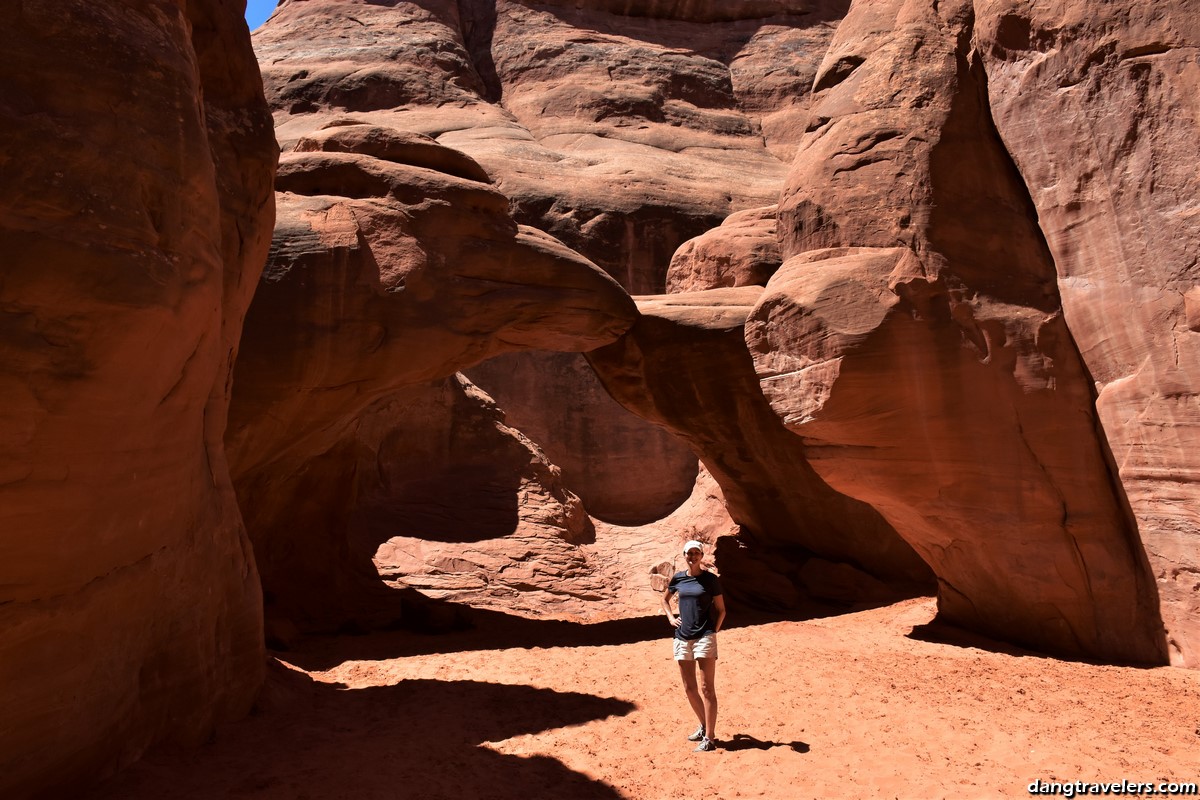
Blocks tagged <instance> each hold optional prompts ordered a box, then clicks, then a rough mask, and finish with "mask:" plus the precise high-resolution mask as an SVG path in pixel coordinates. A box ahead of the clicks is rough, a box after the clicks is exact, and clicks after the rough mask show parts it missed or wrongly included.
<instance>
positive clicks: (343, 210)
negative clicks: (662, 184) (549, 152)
mask: <svg viewBox="0 0 1200 800" xmlns="http://www.w3.org/2000/svg"><path fill="white" fill-rule="evenodd" d="M486 179H487V176H486V173H484V172H483V171H482V170H481V169H480V168H479V166H478V165H477V164H476V163H475V162H474V161H472V160H471V159H470V158H468V157H466V156H464V155H462V154H461V153H457V152H455V151H452V150H449V149H447V148H445V147H442V146H441V145H438V144H437V143H435V142H433V141H432V140H430V139H428V138H426V137H422V136H416V135H413V134H411V133H406V132H399V131H394V130H391V129H387V128H380V127H378V126H372V125H365V124H359V123H356V122H355V121H354V120H352V119H343V120H338V121H336V122H335V123H334V124H332V125H330V126H329V127H327V128H325V129H323V130H321V131H317V132H314V135H313V136H311V137H308V138H306V139H303V140H301V141H300V142H299V143H298V145H297V147H296V149H295V150H294V151H293V152H290V153H286V154H284V156H283V157H282V159H281V163H280V168H279V175H278V179H277V184H276V185H277V188H278V190H279V196H278V209H279V213H278V223H277V225H276V229H275V240H274V243H273V246H272V249H271V254H270V257H269V259H268V262H267V266H266V269H265V270H264V273H263V277H262V281H261V282H260V286H259V289H258V292H257V294H256V296H255V299H254V303H253V305H252V306H251V309H250V311H249V314H248V315H247V319H246V329H245V334H244V337H243V340H242V349H241V354H240V357H239V360H238V368H237V371H236V374H235V376H234V385H235V389H234V402H233V406H232V410H231V415H230V425H229V431H228V439H227V440H228V445H229V451H230V459H231V467H232V470H233V476H234V481H235V484H236V486H237V492H238V499H239V502H240V504H241V507H242V509H243V513H244V514H245V518H246V524H247V527H248V529H249V531H250V535H251V538H252V540H253V542H254V548H255V554H256V556H257V560H258V565H259V569H260V572H261V574H262V578H263V588H264V594H265V599H266V604H267V612H268V615H269V616H270V617H272V618H283V619H286V620H288V621H289V622H290V623H292V624H293V625H299V626H300V627H302V628H313V629H331V628H332V629H336V628H337V627H339V626H341V625H342V624H344V623H346V622H347V621H360V620H361V619H362V617H363V614H364V613H365V612H364V609H365V608H369V606H370V605H371V604H372V603H373V602H375V600H376V599H377V597H376V595H377V592H375V591H373V589H374V588H378V587H377V586H375V587H372V586H371V585H370V581H368V582H367V584H366V585H364V582H363V580H362V578H363V575H364V565H365V566H366V571H367V574H368V577H370V575H369V573H370V567H369V557H368V559H367V560H366V561H364V560H362V559H358V558H357V556H356V554H355V553H354V552H352V549H351V548H350V546H349V543H348V537H349V535H350V534H349V527H348V525H349V519H350V517H351V515H352V514H353V513H354V511H355V508H356V502H357V500H356V498H357V478H356V474H357V467H356V466H355V465H356V464H357V457H358V456H357V452H358V450H360V449H361V448H362V447H363V446H364V444H363V442H362V441H360V440H359V438H358V429H359V428H360V427H361V426H362V425H365V424H366V423H365V422H364V415H365V414H366V413H367V410H368V408H369V407H371V406H372V405H373V404H375V403H378V402H380V401H384V400H386V399H387V398H388V397H389V396H390V395H392V394H393V393H395V392H397V391H398V390H401V389H404V388H406V387H412V386H417V385H419V384H426V383H428V382H430V381H432V380H435V379H439V378H443V377H446V376H448V375H452V374H453V373H454V372H455V371H456V370H458V369H460V368H463V367H467V366H470V365H472V364H476V363H478V362H480V361H482V360H484V359H486V358H488V357H489V356H492V355H496V354H500V353H504V352H509V351H513V350H520V349H526V348H540V349H547V350H561V351H580V350H588V349H592V348H594V347H598V346H600V345H603V344H607V343H609V342H611V341H613V340H614V339H615V338H616V337H617V336H618V335H620V334H621V333H622V332H624V331H625V330H626V329H627V328H628V326H629V325H630V323H631V322H632V319H633V315H634V313H635V309H634V306H633V302H632V301H631V300H630V298H629V296H628V295H626V294H625V292H624V290H622V289H621V287H620V286H619V285H618V284H617V283H616V281H614V280H613V279H612V278H610V277H609V276H608V275H606V274H605V273H604V272H602V271H601V270H599V269H598V268H597V267H596V266H595V265H593V264H591V263H590V262H588V261H587V260H586V259H584V258H583V257H582V256H580V255H578V254H577V253H574V252H573V251H571V250H569V249H567V248H566V247H564V246H563V245H562V244H560V243H559V242H557V241H556V240H554V239H553V238H552V237H550V236H548V235H547V234H545V233H542V232H540V231H538V230H536V229H533V228H529V227H527V226H522V225H518V224H517V223H516V222H515V221H513V219H512V217H511V216H510V214H509V212H508V202H507V200H506V199H505V197H504V196H503V195H502V194H500V193H499V192H498V191H496V189H495V188H494V187H492V186H491V185H490V184H489V183H487V182H486ZM464 408H465V407H464ZM371 446H373V445H371ZM396 457H397V458H399V457H402V456H401V455H400V453H399V452H397V453H396ZM414 466H415V467H416V468H418V469H421V468H431V467H430V465H429V464H428V463H426V461H425V459H423V458H416V459H415V461H414ZM444 477H445V478H446V479H447V480H452V479H453V476H452V474H451V472H446V473H445V474H444ZM513 488H514V489H515V484H514V486H513ZM479 521H480V524H483V525H485V526H486V525H487V524H488V523H487V521H486V520H482V519H481V520H479ZM400 527H402V526H400ZM374 583H375V584H378V578H377V576H376V577H375V580H374ZM363 592H366V593H367V597H366V599H364V597H363V596H362V595H363Z"/></svg>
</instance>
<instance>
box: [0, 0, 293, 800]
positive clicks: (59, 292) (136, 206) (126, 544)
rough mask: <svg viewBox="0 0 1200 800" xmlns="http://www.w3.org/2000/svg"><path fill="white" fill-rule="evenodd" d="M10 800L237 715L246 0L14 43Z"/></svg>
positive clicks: (253, 637) (98, 10)
mask: <svg viewBox="0 0 1200 800" xmlns="http://www.w3.org/2000/svg"><path fill="white" fill-rule="evenodd" d="M0 49H2V50H3V52H4V54H5V57H4V59H3V60H2V62H0V254H2V255H0V259H2V261H3V265H4V267H3V278H2V280H0V720H3V723H2V724H0V753H3V762H4V770H3V771H2V772H0V795H3V796H5V797H24V796H29V795H46V796H59V797H61V796H72V795H73V794H74V790H75V787H78V786H79V785H82V784H85V783H88V782H90V781H92V780H94V779H95V778H96V777H98V776H100V775H103V774H106V773H110V772H112V771H113V770H115V769H117V768H119V767H121V766H122V765H124V764H126V763H128V762H130V761H131V760H133V759H135V758H137V757H138V756H139V755H140V754H141V753H142V752H143V750H145V749H146V748H147V747H148V746H150V745H151V744H154V743H155V742H163V741H171V742H179V743H184V744H191V745H196V744H199V743H200V742H202V741H204V740H205V739H206V738H207V737H208V736H209V735H211V732H212V730H213V728H214V726H215V725H216V724H217V723H219V722H221V721H224V720H228V719H230V718H233V717H237V716H240V715H242V714H244V713H245V712H246V711H247V710H248V708H249V706H250V703H251V701H252V700H253V697H254V694H255V692H256V691H257V688H258V686H259V684H260V682H261V679H262V675H263V666H264V654H263V643H262V622H261V599H260V592H259V584H258V576H257V574H256V572H255V568H254V562H253V558H252V556H251V553H250V547H249V543H248V541H247V539H246V534H245V531H244V529H243V527H242V523H241V519H240V517H239V515H238V509H237V506H236V502H235V499H234V493H233V488H232V485H231V484H230V479H229V473H228V468H227V466H226V460H225V455H224V450H223V447H222V434H223V431H224V426H225V419H226V410H227V406H228V392H229V389H228V386H229V373H230V369H231V359H232V357H233V354H234V352H235V351H236V349H237V341H238V337H239V334H240V332H241V325H242V317H243V314H244V312H245V309H246V306H247V305H248V304H249V301H250V295H251V292H252V291H253V288H254V285H255V282H256V281H257V278H258V271H259V269H260V268H261V265H262V262H263V259H264V258H265V256H266V252H267V247H268V243H269V237H270V231H271V221H272V216H273V213H272V187H271V178H272V174H273V171H274V165H275V158H276V152H277V150H276V145H275V141H274V138H273V136H272V130H271V118H270V115H269V113H268V111H267V108H266V105H265V103H264V101H263V96H262V90H261V86H260V84H259V80H258V68H257V65H256V64H255V61H254V55H253V53H252V52H251V49H250V41H249V36H248V34H247V32H246V27H245V23H244V21H243V19H242V7H241V5H240V4H238V3H233V2H222V1H220V0H193V1H192V2H188V3H181V2H153V3H150V2H140V1H139V0H131V2H128V3H123V4H122V5H121V8H120V11H119V13H118V12H114V11H112V10H110V9H107V8H106V7H105V6H104V4H96V3H91V2H74V1H72V2H62V3H55V4H41V3H24V4H17V7H16V9H15V10H10V12H9V13H7V14H6V15H5V23H4V26H3V28H2V29H0Z"/></svg>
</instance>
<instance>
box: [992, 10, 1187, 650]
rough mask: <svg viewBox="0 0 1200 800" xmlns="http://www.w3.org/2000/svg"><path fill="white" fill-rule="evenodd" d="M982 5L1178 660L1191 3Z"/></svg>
mask: <svg viewBox="0 0 1200 800" xmlns="http://www.w3.org/2000/svg"><path fill="white" fill-rule="evenodd" d="M978 5H979V13H980V15H981V19H980V22H979V24H978V25H977V30H976V38H977V40H978V41H979V51H980V54H981V57H982V59H983V61H984V64H985V65H986V68H987V73H988V96H989V99H990V101H991V108H992V113H993V116H994V118H995V121H996V127H997V129H998V130H999V133H1000V136H1001V137H1002V138H1003V141H1004V143H1005V145H1006V146H1007V147H1008V150H1009V152H1011V153H1012V156H1013V159H1014V160H1015V162H1016V164H1017V166H1018V167H1019V169H1020V171H1021V174H1022V175H1023V176H1024V177H1025V182H1026V184H1027V185H1028V186H1029V189H1030V193H1031V196H1032V200H1033V204H1034V206H1035V207H1036V209H1037V214H1038V219H1039V220H1040V224H1041V227H1042V230H1043V231H1044V232H1045V235H1046V241H1047V243H1048V244H1049V247H1050V251H1051V252H1052V253H1053V255H1054V261H1055V263H1056V265H1057V267H1058V287H1059V292H1060V293H1061V295H1062V304H1063V310H1064V313H1065V315H1066V319H1067V321H1068V323H1069V324H1070V326H1071V332H1072V334H1073V335H1074V338H1075V341H1076V343H1077V344H1078V347H1079V349H1080V352H1081V355H1082V358H1083V361H1084V363H1085V364H1086V366H1087V369H1088V372H1089V374H1090V375H1091V377H1092V379H1093V380H1094V381H1095V382H1096V387H1097V391H1098V394H1099V397H1098V398H1097V401H1096V407H1097V411H1098V413H1099V418H1100V421H1101V422H1102V424H1103V426H1104V432H1105V435H1106V436H1107V440H1108V444H1109V447H1110V448H1111V450H1112V453H1113V456H1114V459H1115V462H1116V465H1117V468H1118V470H1119V474H1120V478H1121V482H1122V484H1123V486H1124V489H1125V493H1126V495H1127V496H1128V498H1129V504H1130V506H1131V508H1132V510H1133V514H1134V516H1135V518H1136V520H1137V525H1138V529H1139V532H1140V534H1141V539H1142V541H1143V543H1144V544H1145V548H1146V554H1147V556H1148V557H1149V561H1150V565H1151V568H1152V571H1153V573H1154V577H1155V578H1156V579H1157V585H1158V592H1159V595H1160V598H1161V602H1162V614H1163V619H1164V622H1165V623H1166V627H1167V631H1168V642H1169V645H1170V655H1171V660H1172V662H1173V663H1177V664H1186V665H1188V666H1193V667H1195V666H1200V621H1198V620H1200V616H1198V615H1197V608H1198V607H1200V558H1198V556H1197V553H1198V552H1200V548H1198V546H1197V545H1198V542H1200V540H1198V539H1197V531H1198V530H1200V517H1198V516H1197V514H1198V513H1200V512H1198V510H1197V509H1200V502H1198V501H1200V495H1198V493H1197V488H1196V486H1197V484H1196V480H1195V477H1196V475H1197V474H1200V461H1198V459H1200V439H1198V436H1200V434H1197V432H1196V431H1197V430H1198V429H1197V422H1198V420H1200V412H1198V410H1197V409H1198V408H1200V405H1198V401H1197V386H1198V385H1197V379H1196V377H1195V376H1196V375H1197V374H1200V370H1198V367H1200V338H1198V336H1200V334H1198V333H1197V331H1198V330H1200V324H1198V320H1200V315H1198V314H1197V308H1198V306H1197V304H1196V303H1195V296H1196V290H1195V286H1196V282H1197V272H1198V266H1197V245H1196V243H1197V242H1198V241H1200V215H1198V214H1197V213H1196V198H1197V196H1198V195H1200V175H1197V173H1196V169H1195V158H1194V153H1195V142H1196V141H1197V138H1198V133H1200V130H1198V129H1200V110H1198V109H1197V105H1196V97H1197V88H1198V87H1200V67H1198V65H1197V63H1196V60H1195V57H1194V56H1195V48H1196V46H1197V44H1198V43H1200V20H1197V17H1196V13H1195V8H1194V6H1192V5H1191V4H1189V3H1182V2H1173V3H1156V4H1154V6H1153V8H1151V7H1148V6H1142V5H1139V4H1135V3H1111V4H1088V5H1086V6H1071V5H1068V4H1053V5H1051V6H1049V7H1042V6H1038V5H1036V4H1034V3H1024V2H991V1H989V2H985V3H980V4H978ZM1046 142H1052V143H1054V144H1053V146H1052V147H1047V146H1046V144H1045V143H1046Z"/></svg>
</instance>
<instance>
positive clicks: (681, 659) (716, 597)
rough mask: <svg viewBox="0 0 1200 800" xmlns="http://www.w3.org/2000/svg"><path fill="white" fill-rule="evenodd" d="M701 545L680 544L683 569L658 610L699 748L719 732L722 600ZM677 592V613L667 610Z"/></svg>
mask: <svg viewBox="0 0 1200 800" xmlns="http://www.w3.org/2000/svg"><path fill="white" fill-rule="evenodd" d="M703 556H704V545H703V544H701V543H700V542H697V541H691V542H688V543H687V544H685V545H684V546H683V557H684V558H685V559H687V567H688V568H687V569H686V570H684V571H683V572H676V573H675V575H674V577H672V578H671V582H670V583H669V584H667V588H666V591H664V592H663V595H662V608H663V611H665V612H666V614H667V621H668V622H670V623H671V627H673V628H674V629H675V637H674V645H675V661H676V662H677V663H678V664H679V675H680V676H681V677H682V678H683V689H684V691H685V692H687V699H688V703H690V704H691V706H692V710H693V711H695V712H696V718H697V719H699V720H700V727H699V728H697V729H696V732H695V733H693V734H692V735H691V736H689V737H688V741H692V742H699V744H698V745H697V746H696V751H697V752H705V751H709V750H716V749H717V743H716V738H717V737H716V734H717V631H719V630H721V625H722V624H723V623H724V622H725V598H724V597H723V596H722V592H721V582H720V581H719V580H718V579H717V576H716V575H714V574H712V573H711V572H709V571H708V570H706V569H704V568H703V567H702V566H701V565H700V559H701V558H703ZM676 593H678V594H679V616H675V615H674V614H672V613H671V595H673V594H676ZM696 662H699V663H700V685H699V686H698V687H697V685H696Z"/></svg>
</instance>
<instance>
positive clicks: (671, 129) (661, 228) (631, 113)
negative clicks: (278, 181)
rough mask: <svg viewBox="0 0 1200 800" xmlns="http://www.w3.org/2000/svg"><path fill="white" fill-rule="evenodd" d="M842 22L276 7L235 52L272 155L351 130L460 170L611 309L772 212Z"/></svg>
mask: <svg viewBox="0 0 1200 800" xmlns="http://www.w3.org/2000/svg"><path fill="white" fill-rule="evenodd" d="M847 5H848V4H847V3H846V2H845V1H844V0H842V1H841V2H836V1H829V2H820V3H804V4H800V3H790V2H789V3H783V2H745V1H744V0H741V1H735V2H729V3H720V4H716V3H708V4H695V3H599V2H597V3H569V4H566V3H562V4H557V3H556V4H545V5H542V4H534V3H525V2H514V1H512V0H469V2H467V1H464V2H451V0H434V1H432V2H421V3H416V2H395V1H393V2H387V3H380V4H359V3H352V2H348V0H319V1H318V0H306V2H288V0H285V2H283V3H282V4H281V6H280V8H279V10H278V11H277V12H276V14H275V16H274V17H273V18H272V19H271V21H270V22H269V23H267V24H266V25H265V26H264V27H263V28H261V29H259V31H257V32H256V34H255V46H256V48H257V50H258V53H259V56H260V58H261V60H262V62H263V65H264V67H263V69H264V76H265V80H266V83H267V94H268V98H269V100H270V102H271V104H272V106H273V107H274V108H275V109H276V120H277V124H278V126H279V135H280V139H281V141H282V142H283V145H284V148H285V149H288V148H290V147H291V144H292V143H293V142H294V141H295V140H296V139H298V138H300V137H302V136H304V135H307V134H308V133H309V132H311V131H312V130H314V129H316V128H317V127H319V126H320V125H321V124H323V122H324V121H325V120H327V119H328V118H329V116H330V115H337V114H344V113H347V112H353V113H355V114H357V115H365V117H366V118H368V119H370V120H371V121H373V122H375V123H377V124H380V125H384V126H387V127H393V128H400V129H404V130H412V131H417V132H420V133H424V134H427V135H430V136H433V137H435V138H437V139H438V140H439V141H440V142H441V143H442V144H445V145H448V146H451V147H454V148H456V149H459V150H462V151H464V152H466V153H467V154H469V155H471V156H472V157H474V158H475V159H476V160H477V161H479V162H480V163H481V164H482V165H483V166H484V167H485V168H486V169H487V170H488V172H489V173H490V174H491V175H492V176H493V177H494V178H496V181H497V185H498V187H499V188H500V189H501V191H503V192H504V193H505V194H506V195H507V196H508V197H510V198H511V199H512V200H513V203H514V207H515V209H516V215H517V219H518V220H519V221H521V222H523V223H526V224H530V225H534V226H536V227H538V228H541V229H542V230H546V231H548V232H550V233H553V234H554V235H555V236H557V237H558V238H560V239H561V240H562V241H564V242H565V243H566V244H568V245H569V246H571V247H572V248H574V249H576V250H578V251H579V252H581V253H583V254H584V255H586V256H587V257H588V258H590V259H591V260H593V261H594V262H595V263H597V264H599V265H600V266H602V267H603V268H604V269H605V270H607V271H608V272H609V273H610V274H612V275H613V276H614V277H616V278H618V280H620V281H621V283H622V284H623V285H624V286H625V287H626V288H627V289H629V290H630V291H631V292H638V293H647V292H659V291H662V289H663V285H664V284H663V282H664V277H665V270H666V266H667V264H668V262H669V260H670V257H671V254H672V253H673V252H674V251H675V249H676V248H677V247H678V246H679V245H680V244H681V243H682V242H684V241H686V240H687V239H690V238H692V237H693V236H697V235H699V234H701V233H703V232H704V231H705V230H707V229H709V228H711V227H713V226H715V225H717V224H718V223H719V222H720V221H721V220H722V219H723V218H724V217H725V216H727V215H728V214H729V213H730V212H732V211H737V210H740V209H745V208H752V207H758V206H763V205H767V204H770V203H773V202H774V201H775V199H776V196H777V192H778V188H779V183H780V181H781V180H782V179H783V176H784V173H785V170H786V163H787V160H788V159H789V158H790V156H791V152H792V150H793V148H794V145H795V142H796V141H797V140H798V138H799V135H800V134H801V133H802V132H803V129H804V127H805V126H806V125H807V124H808V122H809V121H810V119H809V116H808V114H807V111H806V105H807V100H808V95H809V91H810V89H811V87H812V84H813V78H814V76H815V74H816V68H817V65H818V64H819V62H820V59H821V57H822V55H823V53H824V50H825V47H826V45H827V43H828V41H829V38H830V36H831V34H832V31H833V30H834V27H835V26H836V24H837V20H838V19H839V18H840V17H841V16H842V14H843V13H844V11H845V8H846V7H847Z"/></svg>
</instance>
